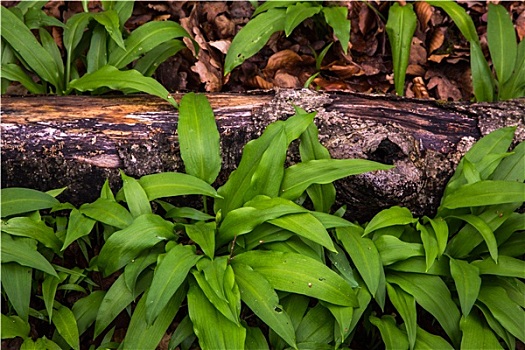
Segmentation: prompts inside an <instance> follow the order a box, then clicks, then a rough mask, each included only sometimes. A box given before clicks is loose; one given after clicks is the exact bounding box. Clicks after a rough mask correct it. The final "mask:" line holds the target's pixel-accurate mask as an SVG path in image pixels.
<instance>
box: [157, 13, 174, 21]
mask: <svg viewBox="0 0 525 350" xmlns="http://www.w3.org/2000/svg"><path fill="white" fill-rule="evenodd" d="M170 17H171V15H170V14H169V13H168V14H166V15H160V16H156V17H153V20H154V21H161V22H162V21H167V20H168V19H169V18H170Z"/></svg>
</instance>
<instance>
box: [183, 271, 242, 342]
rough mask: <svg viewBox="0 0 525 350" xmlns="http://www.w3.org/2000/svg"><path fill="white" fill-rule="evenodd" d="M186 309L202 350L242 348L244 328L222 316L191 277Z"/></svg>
mask: <svg viewBox="0 0 525 350" xmlns="http://www.w3.org/2000/svg"><path fill="white" fill-rule="evenodd" d="M188 311H189V315H190V319H191V322H192V323H193V331H194V332H195V334H196V335H197V337H198V338H199V345H200V346H201V348H202V349H203V350H207V349H243V348H244V342H245V339H246V329H245V328H244V327H241V326H237V325H236V324H235V323H233V322H231V321H230V320H228V319H227V318H226V317H224V316H223V314H221V313H220V312H219V311H218V310H217V309H216V308H215V307H214V306H213V304H212V303H210V302H209V300H208V298H207V297H206V295H205V294H204V293H203V292H202V290H201V289H200V288H199V286H198V284H197V283H196V282H195V281H194V280H193V279H190V289H189V291H188ZM217 325H220V327H217Z"/></svg>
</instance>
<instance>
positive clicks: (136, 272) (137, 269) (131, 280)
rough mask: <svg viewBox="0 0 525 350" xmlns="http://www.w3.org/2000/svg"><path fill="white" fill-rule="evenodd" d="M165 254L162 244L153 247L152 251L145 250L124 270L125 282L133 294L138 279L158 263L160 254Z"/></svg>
mask: <svg viewBox="0 0 525 350" xmlns="http://www.w3.org/2000/svg"><path fill="white" fill-rule="evenodd" d="M163 253H165V249H164V247H163V246H161V245H160V244H158V245H156V246H153V247H152V248H150V249H146V250H144V251H143V252H142V253H140V255H139V256H138V257H136V258H135V259H133V260H131V263H130V264H127V265H126V267H125V268H124V280H125V282H126V287H128V289H129V290H130V291H132V292H135V289H136V287H135V286H136V283H137V279H138V278H139V276H140V274H141V273H142V272H143V271H144V270H146V269H147V268H148V267H149V266H150V265H152V264H154V263H156V262H157V258H158V256H159V254H163Z"/></svg>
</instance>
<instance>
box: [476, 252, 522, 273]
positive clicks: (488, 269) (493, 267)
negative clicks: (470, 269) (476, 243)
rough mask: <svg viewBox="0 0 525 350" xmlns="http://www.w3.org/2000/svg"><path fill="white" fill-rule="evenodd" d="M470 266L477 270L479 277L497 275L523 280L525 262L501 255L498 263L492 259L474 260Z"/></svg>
mask: <svg viewBox="0 0 525 350" xmlns="http://www.w3.org/2000/svg"><path fill="white" fill-rule="evenodd" d="M472 265H474V266H476V267H477V268H478V269H479V274H480V275H497V276H507V277H517V278H525V261H523V260H521V259H516V258H512V257H510V256H505V255H501V256H500V257H499V259H498V262H497V263H495V262H494V260H493V259H489V258H487V259H484V260H474V261H473V262H472Z"/></svg>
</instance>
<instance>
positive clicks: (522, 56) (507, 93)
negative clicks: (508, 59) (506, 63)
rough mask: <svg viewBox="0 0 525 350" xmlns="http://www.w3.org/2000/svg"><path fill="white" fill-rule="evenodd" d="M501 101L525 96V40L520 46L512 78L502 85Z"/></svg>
mask: <svg viewBox="0 0 525 350" xmlns="http://www.w3.org/2000/svg"><path fill="white" fill-rule="evenodd" d="M498 92H499V96H498V97H499V99H500V100H508V99H511V98H520V97H522V96H524V95H525V40H522V41H521V42H520V43H519V44H518V50H517V53H516V65H515V67H514V71H513V72H512V76H511V78H510V79H509V80H508V81H507V83H506V84H503V86H501V85H500V90H499V91H498Z"/></svg>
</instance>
